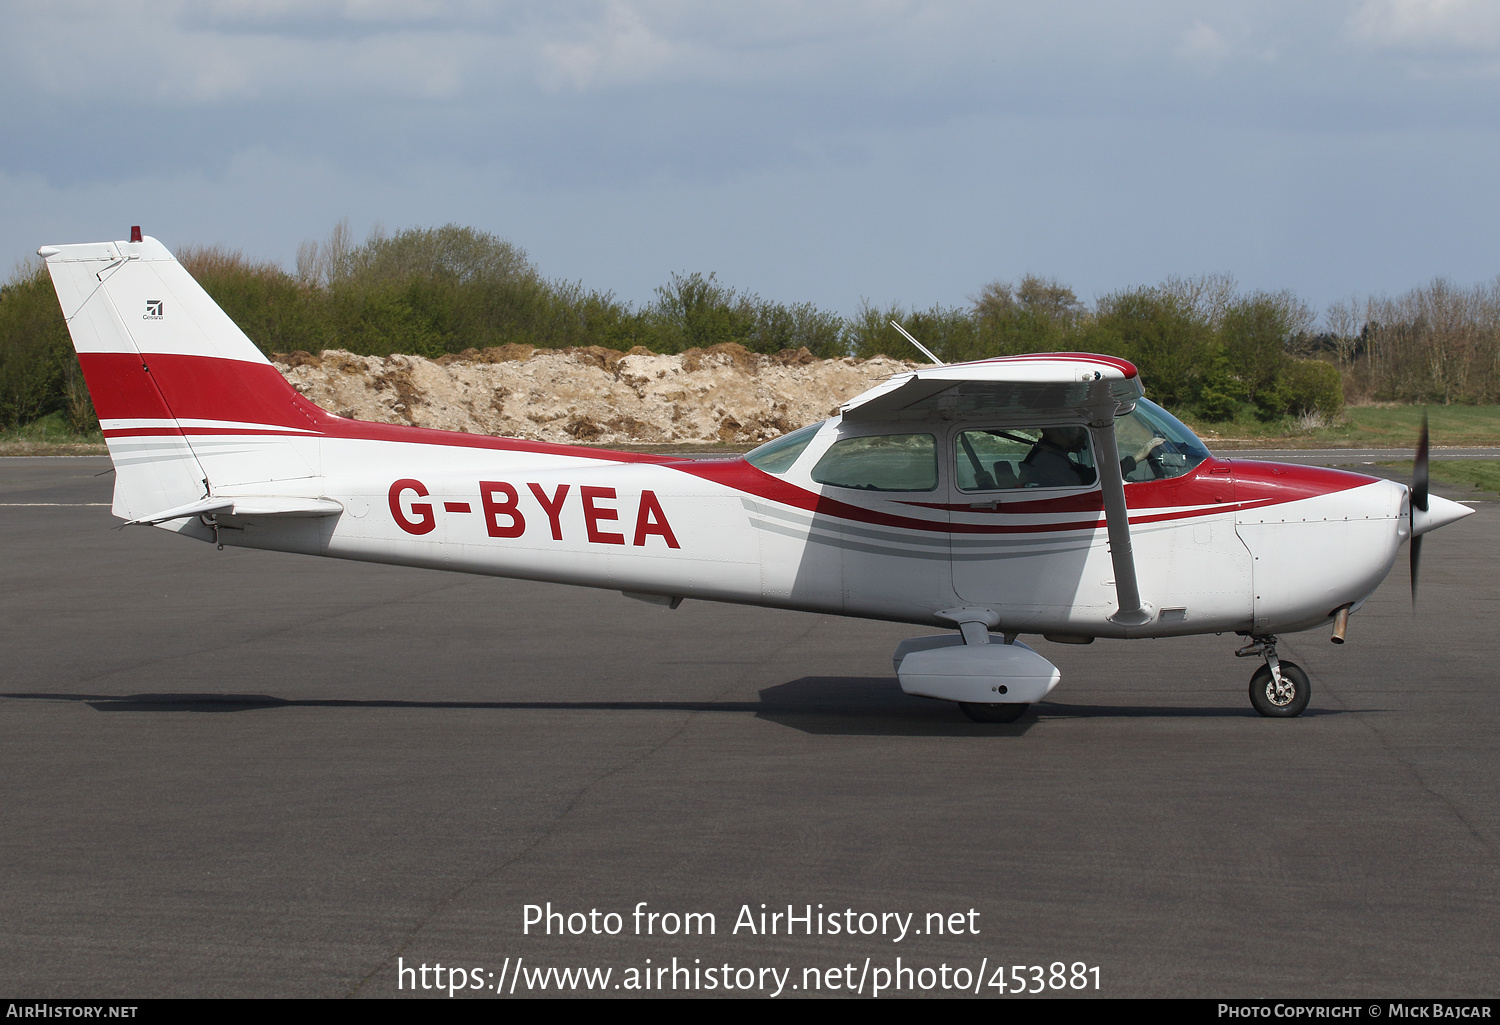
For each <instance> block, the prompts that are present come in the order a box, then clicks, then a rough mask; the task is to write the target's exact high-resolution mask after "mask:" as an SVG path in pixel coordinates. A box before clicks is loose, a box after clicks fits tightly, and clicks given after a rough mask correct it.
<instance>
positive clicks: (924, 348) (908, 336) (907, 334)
mask: <svg viewBox="0 0 1500 1025" xmlns="http://www.w3.org/2000/svg"><path fill="white" fill-rule="evenodd" d="M891 327H893V328H895V329H896V330H897V331H900V332H901V334H902V335H904V336H905V337H906V340H907V341H908V342H911V344H913V345H915V346H916V347H917V348H919V349H921V350H922V355H924V356H926V357H927V358H928V359H930V360H932V362H934V363H936V364H937V365H938V366H940V367H943V366H947V364H946V363H944V362H943V361H942V360H940V359H938V358H937V357H936V356H934V355H933V354H932V353H931V351H929V350H928V348H927V346H925V345H923V344H922V343H921V342H919V341H917V340H916V339H915V338H913V337H912V336H911V332H910V331H908V330H906V328H904V327H902V326H901V325H900V324H898V323H896V322H895V321H894V320H893V321H891Z"/></svg>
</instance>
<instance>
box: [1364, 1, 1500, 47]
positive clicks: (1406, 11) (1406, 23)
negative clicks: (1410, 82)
mask: <svg viewBox="0 0 1500 1025" xmlns="http://www.w3.org/2000/svg"><path fill="white" fill-rule="evenodd" d="M1347 31H1348V34H1349V36H1350V37H1351V38H1353V39H1354V40H1356V41H1358V42H1361V43H1364V44H1366V45H1369V46H1372V47H1375V48H1377V49H1382V50H1390V51H1395V52H1398V53H1404V54H1411V55H1417V56H1443V55H1453V54H1472V55H1480V56H1489V57H1496V56H1500V4H1496V3H1494V2H1493V0H1364V2H1363V3H1361V4H1360V5H1359V7H1358V9H1356V10H1355V11H1354V13H1353V14H1351V15H1350V16H1349V21H1348V25H1347Z"/></svg>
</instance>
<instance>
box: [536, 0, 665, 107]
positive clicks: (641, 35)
mask: <svg viewBox="0 0 1500 1025" xmlns="http://www.w3.org/2000/svg"><path fill="white" fill-rule="evenodd" d="M685 52H686V48H685V47H684V46H682V45H681V44H675V43H671V42H668V41H667V40H666V39H664V38H662V37H661V36H659V35H657V34H656V33H655V32H653V31H652V30H651V28H650V27H648V26H647V24H646V19H645V17H644V16H643V14H642V12H641V11H640V10H639V9H638V5H633V4H628V3H624V2H622V0H612V2H610V3H607V4H606V5H605V11H604V17H603V18H602V19H600V20H598V21H594V22H592V23H588V24H586V25H584V26H583V32H582V38H578V39H572V40H568V41H558V42H549V43H544V44H543V45H542V56H543V59H544V60H545V63H546V67H545V70H544V73H543V81H544V82H545V83H546V84H548V85H551V86H554V87H556V86H559V85H563V84H567V85H571V86H572V87H573V88H574V89H577V90H579V91H582V90H584V89H587V88H589V87H590V86H593V85H596V84H599V85H614V84H619V83H633V82H639V81H644V80H646V79H650V78H655V77H657V76H658V75H659V74H660V73H661V72H662V71H663V70H665V69H666V68H668V67H669V66H670V65H672V64H673V63H674V62H675V61H676V60H680V59H681V58H682V57H683V56H685Z"/></svg>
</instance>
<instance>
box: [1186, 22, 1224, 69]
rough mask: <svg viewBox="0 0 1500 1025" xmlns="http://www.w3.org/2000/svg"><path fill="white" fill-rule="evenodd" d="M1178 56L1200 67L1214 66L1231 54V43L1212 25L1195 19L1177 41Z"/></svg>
mask: <svg viewBox="0 0 1500 1025" xmlns="http://www.w3.org/2000/svg"><path fill="white" fill-rule="evenodd" d="M1176 53H1177V56H1178V57H1180V58H1182V59H1183V60H1185V61H1188V62H1189V63H1192V64H1197V65H1198V66H1200V67H1205V68H1212V67H1213V66H1215V65H1217V64H1218V63H1219V62H1220V61H1222V60H1223V59H1224V58H1225V57H1226V56H1228V54H1229V44H1228V42H1226V41H1225V39H1224V37H1223V36H1222V35H1220V34H1219V33H1218V31H1217V30H1216V29H1214V27H1213V26H1212V25H1209V24H1208V23H1207V22H1204V21H1195V22H1193V24H1192V27H1191V28H1188V29H1185V30H1184V31H1183V33H1182V35H1181V36H1180V37H1179V39H1178V42H1177V50H1176Z"/></svg>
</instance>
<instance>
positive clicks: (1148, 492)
mask: <svg viewBox="0 0 1500 1025" xmlns="http://www.w3.org/2000/svg"><path fill="white" fill-rule="evenodd" d="M1225 462H1228V461H1227V460H1226V461H1220V460H1208V461H1205V462H1204V463H1202V464H1201V465H1200V467H1199V468H1198V471H1197V472H1195V473H1194V474H1190V475H1188V476H1184V477H1178V478H1173V479H1170V480H1163V481H1146V482H1142V483H1139V484H1130V485H1127V486H1126V489H1125V500H1126V503H1127V505H1128V506H1129V507H1130V509H1131V510H1132V515H1131V517H1130V522H1131V523H1159V522H1163V521H1167V520H1178V519H1191V518H1193V517H1199V516H1209V515H1220V514H1222V513H1225V512H1234V511H1238V510H1241V509H1249V508H1256V507H1259V506H1266V505H1279V504H1282V503H1285V502H1295V501H1299V500H1301V499H1305V498H1314V497H1316V496H1318V495H1326V494H1330V493H1332V492H1335V491H1345V490H1348V489H1350V488H1356V487H1361V486H1363V485H1365V484H1370V483H1372V482H1374V481H1375V480H1377V479H1378V478H1375V477H1366V476H1364V475H1363V474H1357V473H1350V472H1348V471H1345V470H1330V469H1328V468H1326V467H1321V466H1293V465H1290V464H1286V465H1284V464H1281V463H1232V466H1233V468H1234V474H1233V476H1232V478H1231V477H1225V476H1224V475H1221V474H1212V475H1211V474H1210V471H1211V470H1212V469H1213V467H1214V466H1215V465H1219V466H1222V465H1224V463H1225ZM1242 467H1243V468H1244V469H1243V473H1244V474H1245V481H1246V487H1247V489H1248V490H1247V493H1246V494H1243V495H1242V494H1241V493H1240V491H1239V486H1238V485H1239V481H1240V475H1241V473H1242V470H1241V468H1242ZM673 469H678V470H681V471H683V472H684V473H691V474H693V475H694V476H697V477H702V478H704V479H705V480H712V481H714V482H715V483H718V484H722V485H724V486H725V487H729V488H733V489H734V490H736V491H740V492H742V493H744V494H747V495H752V496H754V497H756V498H763V499H766V500H767V501H770V502H776V503H778V504H780V505H787V506H791V507H793V508H797V509H803V510H806V511H808V512H811V513H814V514H817V515H825V516H836V517H838V518H840V519H846V520H853V521H855V522H859V523H870V524H876V525H879V526H885V527H895V528H898V529H903V530H921V531H926V532H939V533H952V534H1038V533H1048V532H1057V531H1071V530H1097V529H1099V528H1101V527H1103V526H1104V525H1105V521H1104V516H1103V512H1104V500H1103V497H1102V496H1101V494H1100V493H1099V491H1097V490H1095V491H1089V492H1084V493H1083V494H1073V495H1064V496H1059V497H1058V498H1054V499H1042V500H1038V501H1031V502H1017V503H1013V504H1010V503H1008V504H1005V505H1003V506H1001V507H1000V508H999V509H997V510H994V512H993V513H991V512H990V511H989V510H976V509H972V508H970V507H969V506H968V505H966V504H964V505H951V506H950V505H938V504H931V505H926V504H925V503H915V502H912V503H901V504H908V505H914V506H915V505H925V507H926V508H931V509H933V510H934V511H952V512H964V513H974V514H979V515H986V514H988V515H993V514H1002V515H1014V514H1031V515H1037V514H1042V515H1045V514H1047V513H1088V512H1097V513H1099V516H1098V518H1097V519H1088V520H1054V521H1051V522H1048V523H1019V524H1000V523H960V522H951V521H949V520H947V519H941V520H931V519H920V518H917V517H912V516H899V515H894V514H891V513H887V512H882V511H880V510H876V509H868V508H865V507H864V506H858V505H851V504H850V503H848V502H841V501H839V500H838V499H834V498H829V497H827V496H826V495H819V494H817V493H815V492H812V491H808V490H806V489H804V488H800V487H797V486H796V485H794V484H790V483H788V482H787V481H784V480H782V479H781V478H779V477H774V476H772V475H771V474H768V473H765V472H764V471H762V470H757V469H756V468H755V467H754V466H751V465H750V464H749V463H747V462H746V461H745V460H743V459H736V460H732V461H723V462H712V463H685V462H684V463H677V464H674V466H673ZM1231 479H1232V480H1233V481H1234V482H1235V485H1234V490H1233V491H1230V485H1229V481H1230V480H1231ZM1192 506H1197V507H1198V508H1183V507H1192ZM1205 507H1206V508H1205ZM1162 508H1171V509H1173V510H1174V511H1172V512H1163V513H1155V514H1152V513H1146V514H1140V513H1139V512H1137V510H1145V509H1162Z"/></svg>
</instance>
